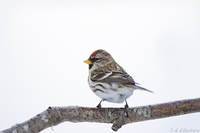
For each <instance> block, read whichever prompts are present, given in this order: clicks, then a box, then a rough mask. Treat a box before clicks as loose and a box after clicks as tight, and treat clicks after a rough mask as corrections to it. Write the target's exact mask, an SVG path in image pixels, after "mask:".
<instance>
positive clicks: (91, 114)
mask: <svg viewBox="0 0 200 133" xmlns="http://www.w3.org/2000/svg"><path fill="white" fill-rule="evenodd" d="M194 112H200V98H197V99H190V100H182V101H176V102H169V103H163V104H157V105H149V106H142V107H134V108H128V109H127V110H126V109H123V108H102V109H101V112H99V110H98V109H97V108H86V107H78V106H67V107H49V108H48V109H47V110H45V111H44V112H42V113H40V114H38V115H36V116H35V117H33V118H31V119H29V120H28V121H25V122H23V123H21V124H16V125H14V126H13V127H11V128H9V129H6V130H4V131H1V132H0V133H25V132H28V133H37V132H40V131H42V130H44V129H45V128H48V127H51V126H55V125H58V124H60V123H62V122H65V121H70V122H98V123H112V124H113V125H112V130H114V131H117V130H118V129H119V128H121V127H122V126H123V125H125V124H128V123H133V122H138V121H145V120H152V119H158V118H165V117H171V116H177V115H184V114H188V113H194ZM127 113H128V114H127Z"/></svg>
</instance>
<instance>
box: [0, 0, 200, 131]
mask: <svg viewBox="0 0 200 133" xmlns="http://www.w3.org/2000/svg"><path fill="white" fill-rule="evenodd" d="M199 7H200V1H198V0H190V1H183V0H174V1H158V0H151V1H146V0H140V1H139V0H133V1H128V0H123V1H120V0H115V1H114V0H103V1H97V0H96V1H92V0H82V1H81V0H74V1H70V0H56V1H53V0H42V1H40V0H29V1H25V0H18V1H14V0H7V1H3V0H1V1H0V107H1V110H0V131H2V130H4V129H7V128H10V127H11V126H13V125H15V124H16V123H22V122H24V121H26V120H28V119H30V118H32V117H33V116H35V115H37V114H38V113H41V112H42V111H44V110H45V109H47V108H48V107H49V106H70V105H77V106H83V107H96V105H97V104H98V103H99V101H100V98H99V97H97V96H96V95H95V94H94V93H93V92H92V91H91V90H90V88H89V86H88V83H87V76H88V65H87V64H85V63H84V62H83V61H84V60H86V59H88V57H89V56H90V54H91V53H92V52H93V51H95V50H97V49H105V50H106V51H108V52H109V53H110V54H111V55H112V56H113V57H114V59H115V60H116V62H117V63H119V64H120V65H121V66H122V67H123V68H124V69H125V70H126V71H127V72H128V73H129V74H130V75H131V76H132V77H133V78H134V80H135V81H136V82H137V83H140V84H141V86H143V87H145V88H147V89H149V90H152V91H154V94H151V93H148V92H145V91H135V92H134V94H133V95H132V96H131V97H130V98H129V99H128V100H127V101H128V103H129V106H130V107H136V106H145V105H149V104H152V105H153V104H159V103H164V102H171V101H176V100H183V99H191V98H199V97H200V89H199V88H200V85H199V79H200V70H199V68H200V63H199V57H200V53H199V50H200V8H199ZM102 107H124V103H123V104H115V103H108V102H103V103H102ZM199 119H200V113H193V114H188V115H184V116H176V117H172V118H165V119H157V120H151V121H144V122H137V123H133V124H128V125H125V126H123V127H122V128H121V129H120V130H119V131H118V133H124V132H126V133H133V132H137V133H147V132H154V133H160V132H162V133H170V132H174V131H173V130H175V129H179V130H180V129H194V130H200V127H199ZM111 126H112V125H111V124H99V123H87V122H85V123H76V124H74V123H70V122H65V123H62V124H60V125H57V126H55V127H52V128H53V130H54V131H52V129H51V128H48V129H45V130H43V131H42V133H51V132H52V133H62V132H71V133H73V132H88V133H92V132H95V133H102V132H105V131H106V132H108V133H113V131H112V130H111Z"/></svg>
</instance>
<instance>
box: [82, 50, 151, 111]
mask: <svg viewBox="0 0 200 133" xmlns="http://www.w3.org/2000/svg"><path fill="white" fill-rule="evenodd" d="M84 62H85V63H87V64H88V65H89V75H88V84H89V86H90V89H91V90H92V91H93V92H94V93H95V94H96V95H97V96H98V97H100V98H101V101H100V102H99V104H98V105H97V108H99V109H101V102H102V101H107V102H112V103H123V102H125V108H126V109H127V108H128V107H129V106H128V103H127V98H129V97H130V96H131V95H132V94H133V91H134V90H137V89H138V90H144V91H148V92H151V93H153V92H152V91H150V90H148V89H146V88H143V87H140V86H138V83H136V82H135V81H134V79H133V78H132V77H131V76H130V75H129V74H128V73H127V72H126V71H125V70H124V69H123V68H122V67H121V66H120V65H119V64H118V63H116V61H115V60H114V58H113V57H112V56H111V55H110V54H109V53H108V52H107V51H105V50H103V49H98V50H96V51H94V52H93V53H92V54H91V55H90V56H89V59H88V60H86V61H84Z"/></svg>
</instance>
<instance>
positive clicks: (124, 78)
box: [91, 71, 135, 84]
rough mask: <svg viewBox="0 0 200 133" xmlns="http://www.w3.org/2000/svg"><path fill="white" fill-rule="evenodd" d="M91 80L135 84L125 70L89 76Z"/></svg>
mask: <svg viewBox="0 0 200 133" xmlns="http://www.w3.org/2000/svg"><path fill="white" fill-rule="evenodd" d="M91 80H92V81H99V82H104V83H105V82H106V83H115V82H117V83H121V84H135V81H134V80H133V78H132V77H131V76H130V75H129V74H128V73H126V72H124V71H123V72H107V73H101V74H97V75H93V76H92V77H91Z"/></svg>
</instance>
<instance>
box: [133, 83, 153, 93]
mask: <svg viewBox="0 0 200 133" xmlns="http://www.w3.org/2000/svg"><path fill="white" fill-rule="evenodd" d="M135 87H136V89H140V90H144V91H148V92H151V93H153V91H150V90H148V89H146V88H143V87H140V86H137V85H135Z"/></svg>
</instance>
